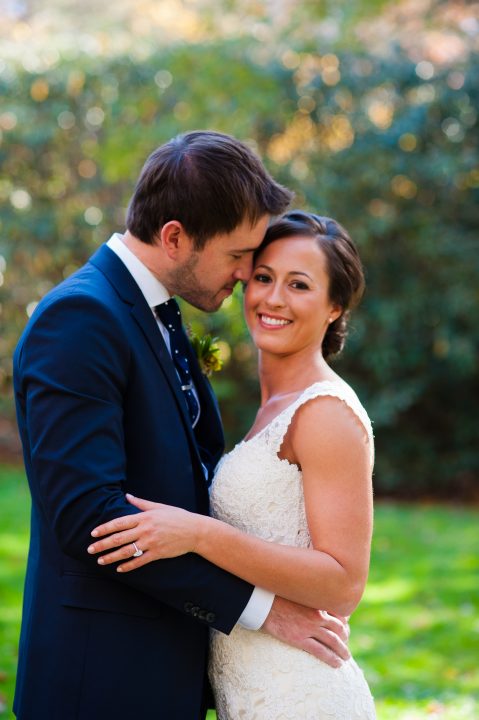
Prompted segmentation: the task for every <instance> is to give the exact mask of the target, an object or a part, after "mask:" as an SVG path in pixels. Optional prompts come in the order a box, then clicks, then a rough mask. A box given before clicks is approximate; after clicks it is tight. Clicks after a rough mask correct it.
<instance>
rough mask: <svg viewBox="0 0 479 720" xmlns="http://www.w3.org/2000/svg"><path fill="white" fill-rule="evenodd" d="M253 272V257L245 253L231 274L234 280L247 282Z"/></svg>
mask: <svg viewBox="0 0 479 720" xmlns="http://www.w3.org/2000/svg"><path fill="white" fill-rule="evenodd" d="M252 272H253V258H252V257H251V255H246V256H245V257H243V258H242V259H241V263H240V264H239V266H238V267H237V268H236V270H235V271H234V273H233V275H234V278H235V280H240V281H241V282H248V280H249V279H250V277H251V273H252Z"/></svg>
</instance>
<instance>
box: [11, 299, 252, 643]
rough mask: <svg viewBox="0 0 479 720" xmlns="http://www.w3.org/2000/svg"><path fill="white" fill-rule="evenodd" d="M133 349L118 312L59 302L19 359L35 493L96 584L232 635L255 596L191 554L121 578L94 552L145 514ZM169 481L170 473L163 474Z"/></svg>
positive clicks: (33, 330) (92, 303)
mask: <svg viewBox="0 0 479 720" xmlns="http://www.w3.org/2000/svg"><path fill="white" fill-rule="evenodd" d="M129 363H130V349H129V345H128V342H127V340H126V338H125V335H124V332H123V329H122V328H121V327H119V323H118V321H117V320H116V318H115V317H114V316H113V314H112V313H111V311H110V309H109V308H108V307H106V306H104V305H102V304H101V303H99V302H98V301H96V300H95V299H92V298H91V297H89V296H83V295H78V294H75V295H69V296H63V297H62V296H60V297H57V298H56V299H55V298H53V299H52V300H51V301H50V304H49V305H47V306H46V307H44V308H43V309H42V310H41V311H40V312H39V314H38V315H37V317H36V318H35V319H34V324H33V326H32V327H30V329H29V330H28V331H27V333H26V335H25V338H24V341H23V344H22V346H21V347H20V348H19V351H18V353H17V356H16V367H15V376H16V377H15V385H16V393H17V403H18V407H19V415H20V416H21V417H23V418H24V420H25V423H26V427H27V434H28V440H27V443H26V444H27V447H26V454H27V456H29V457H27V460H28V464H29V465H30V473H29V474H30V476H31V479H32V488H33V489H34V492H35V493H36V494H37V497H38V500H39V502H40V503H41V505H42V506H43V508H44V511H45V514H46V516H47V517H48V519H49V522H50V525H51V527H52V530H53V532H54V533H55V536H56V538H57V541H58V544H59V546H60V548H61V549H62V551H63V552H64V553H66V554H67V555H70V556H71V557H73V558H75V559H76V560H79V561H80V562H82V563H83V564H84V565H85V570H86V571H88V566H90V567H93V566H95V574H98V572H101V573H102V574H103V575H104V576H105V577H108V578H110V579H114V580H115V581H116V582H121V583H125V584H128V585H130V586H132V587H133V588H135V589H137V590H140V591H141V592H144V593H146V594H148V595H150V596H152V597H154V598H156V599H158V600H160V601H162V602H164V603H167V604H169V605H171V606H172V607H174V608H175V609H177V610H179V611H180V612H183V613H187V614H189V615H191V616H193V617H196V618H197V619H199V620H200V621H203V622H206V623H208V624H210V625H212V626H213V627H216V628H217V629H219V630H222V631H223V632H229V631H230V630H231V628H232V627H233V625H234V624H235V622H236V620H237V619H238V617H239V616H240V614H241V612H242V610H243V609H244V607H245V605H246V604H247V601H248V599H249V597H250V595H251V593H252V590H253V588H252V586H251V585H249V584H248V583H246V582H244V581H242V580H240V579H239V578H236V577H234V576H233V575H231V574H229V573H225V572H224V571H222V570H220V569H219V568H217V567H216V566H215V565H212V564H211V563H209V562H208V561H205V560H203V559H202V558H200V557H198V556H196V555H193V554H188V555H185V556H184V557H182V558H174V559H171V560H165V561H161V562H158V563H153V564H151V565H150V566H149V567H146V568H143V569H142V570H141V571H140V572H139V573H135V574H134V575H133V574H132V575H131V576H128V577H127V576H126V575H125V576H121V575H120V574H118V573H116V572H115V570H114V568H112V567H110V568H107V567H105V568H102V569H100V568H99V567H98V566H97V565H96V561H95V559H94V558H91V557H90V556H89V555H88V554H87V552H86V548H87V546H88V544H89V542H90V540H91V536H90V532H91V530H92V528H93V527H95V526H96V525H99V524H101V523H103V522H106V521H108V520H110V519H112V518H114V517H118V516H120V515H126V514H131V513H136V512H138V510H137V509H136V508H133V507H132V506H131V505H130V504H129V503H127V502H126V500H125V496H124V492H125V486H124V483H125V480H126V453H125V438H124V426H123V420H124V418H123V399H124V394H125V393H126V390H127V383H128V376H127V373H128V369H129ZM159 471H160V472H161V469H159Z"/></svg>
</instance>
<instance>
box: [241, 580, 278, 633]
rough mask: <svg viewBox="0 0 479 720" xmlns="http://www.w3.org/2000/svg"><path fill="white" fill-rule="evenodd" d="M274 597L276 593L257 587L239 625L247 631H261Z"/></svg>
mask: <svg viewBox="0 0 479 720" xmlns="http://www.w3.org/2000/svg"><path fill="white" fill-rule="evenodd" d="M274 597H275V596H274V593H271V592H268V590H263V588H259V587H255V589H254V590H253V593H252V595H251V597H250V599H249V602H248V604H247V605H246V607H245V609H244V610H243V612H242V613H241V616H240V618H239V620H238V625H241V627H244V628H245V629H246V630H259V629H260V627H261V626H262V625H263V623H264V621H265V620H266V618H267V617H268V615H269V612H270V610H271V606H272V604H273V600H274Z"/></svg>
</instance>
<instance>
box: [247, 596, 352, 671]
mask: <svg viewBox="0 0 479 720" xmlns="http://www.w3.org/2000/svg"><path fill="white" fill-rule="evenodd" d="M261 630H262V631H263V632H266V633H268V634H269V635H272V636H273V637H275V638H278V640H282V641H283V642H285V643H287V644H288V645H292V646H293V647H296V648H299V649H300V650H305V651H306V652H308V653H311V655H314V656H315V657H316V658H318V659H319V660H322V661H323V662H325V663H326V664H327V665H330V666H331V667H333V668H339V667H341V665H342V664H343V661H344V660H348V659H349V658H350V657H351V654H350V652H349V650H348V646H347V643H348V638H349V625H348V621H347V619H346V618H344V617H341V616H334V615H330V614H329V613H327V612H325V611H324V610H313V609H312V608H307V607H304V606H303V605H298V604H296V603H294V602H291V601H289V600H285V599H284V598H281V597H277V596H276V597H275V599H274V602H273V605H272V607H271V610H270V613H269V615H268V617H267V618H266V620H265V622H264V624H263V627H262V628H261Z"/></svg>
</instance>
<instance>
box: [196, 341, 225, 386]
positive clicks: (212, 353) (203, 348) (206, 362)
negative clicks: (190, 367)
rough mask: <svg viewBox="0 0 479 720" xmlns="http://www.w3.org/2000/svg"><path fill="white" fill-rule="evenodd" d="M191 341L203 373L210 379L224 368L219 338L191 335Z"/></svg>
mask: <svg viewBox="0 0 479 720" xmlns="http://www.w3.org/2000/svg"><path fill="white" fill-rule="evenodd" d="M190 341H191V344H192V346H193V349H194V351H195V353H196V357H197V358H198V362H199V364H200V368H201V372H202V373H203V374H204V375H206V377H210V375H211V374H212V373H214V372H217V371H218V370H221V368H222V367H223V360H222V359H221V358H220V346H219V345H218V344H217V343H218V338H217V337H211V335H203V336H202V337H200V336H199V335H195V334H194V333H190Z"/></svg>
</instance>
